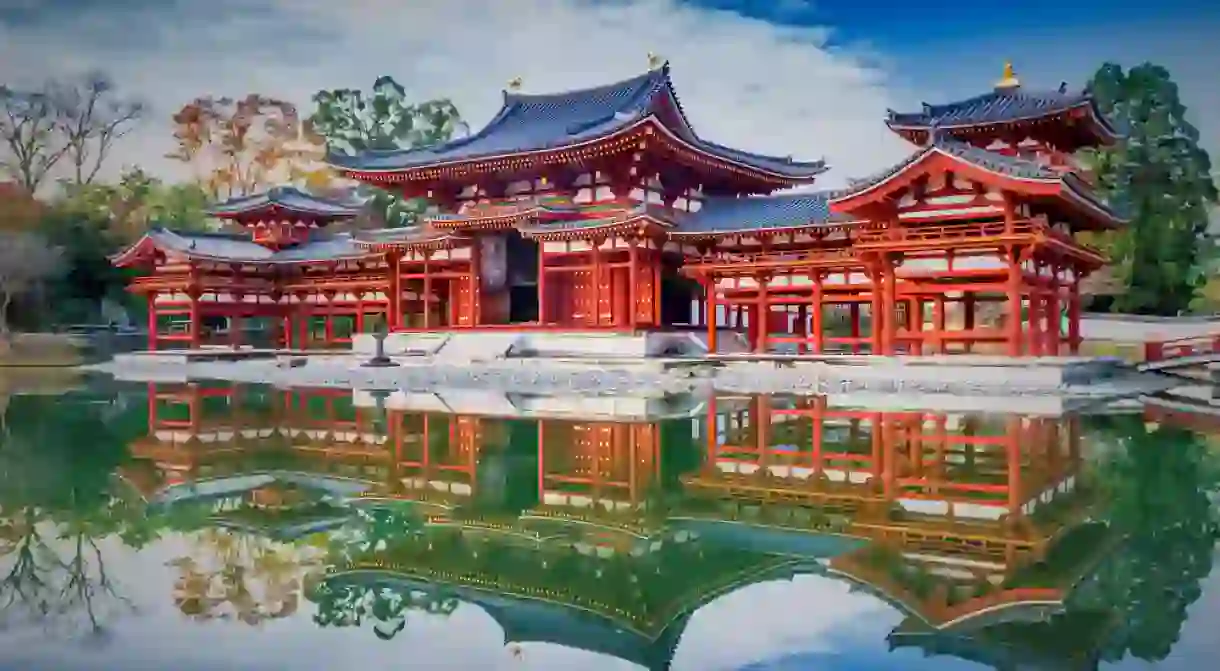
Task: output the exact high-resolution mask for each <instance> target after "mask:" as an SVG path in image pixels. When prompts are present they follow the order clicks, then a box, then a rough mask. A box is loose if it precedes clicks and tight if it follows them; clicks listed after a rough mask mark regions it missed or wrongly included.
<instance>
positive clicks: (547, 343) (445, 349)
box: [352, 328, 746, 363]
mask: <svg viewBox="0 0 1220 671" xmlns="http://www.w3.org/2000/svg"><path fill="white" fill-rule="evenodd" d="M718 339H719V341H720V346H721V348H722V349H727V350H728V351H729V352H744V351H745V350H746V346H745V340H744V338H743V337H742V336H741V334H740V333H737V332H736V331H731V330H724V331H722V332H721V334H719V335H718ZM376 351H377V343H376V340H375V339H374V337H373V336H372V335H371V334H367V333H361V334H356V335H355V336H353V337H352V352H353V353H354V354H356V355H359V356H372V355H373V354H374V353H375V352H376ZM385 353H386V354H388V355H389V356H403V355H410V354H422V355H424V356H430V357H432V358H433V359H435V360H436V361H443V362H451V363H461V362H473V361H493V360H497V359H510V358H523V357H538V358H566V359H578V358H589V359H622V360H628V359H646V358H655V357H703V356H706V355H707V353H708V348H707V333H706V332H704V331H701V330H699V331H696V330H691V331H649V330H642V331H633V332H607V331H580V330H563V331H554V330H526V329H508V328H505V329H498V328H489V329H485V330H478V331H472V330H453V331H430V332H422V331H421V332H399V333H391V334H389V335H387V336H386V339H385Z"/></svg>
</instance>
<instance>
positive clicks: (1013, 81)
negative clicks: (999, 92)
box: [995, 61, 1021, 89]
mask: <svg viewBox="0 0 1220 671" xmlns="http://www.w3.org/2000/svg"><path fill="white" fill-rule="evenodd" d="M1020 85H1021V80H1019V79H1017V73H1016V72H1014V71H1013V69H1012V61H1008V62H1006V63H1004V78H1003V79H1001V80H1000V81H998V82H996V83H995V87H996V88H997V89H1014V88H1016V87H1018V86H1020Z"/></svg>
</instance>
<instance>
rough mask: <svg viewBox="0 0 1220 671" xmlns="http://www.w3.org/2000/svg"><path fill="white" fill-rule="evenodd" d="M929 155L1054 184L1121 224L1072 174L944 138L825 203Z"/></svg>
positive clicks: (871, 184) (862, 190) (851, 194)
mask: <svg viewBox="0 0 1220 671" xmlns="http://www.w3.org/2000/svg"><path fill="white" fill-rule="evenodd" d="M934 135H935V134H934ZM931 154H941V155H944V156H948V157H949V158H951V159H953V160H955V161H958V162H961V163H966V164H969V165H970V166H972V167H975V168H978V169H980V170H984V171H987V172H990V173H993V174H995V175H998V176H1000V177H1003V178H1008V179H1013V180H1017V181H1024V182H1031V183H1041V184H1055V183H1058V184H1059V185H1061V187H1062V189H1063V192H1062V193H1063V194H1064V195H1065V196H1067V197H1074V198H1076V199H1077V200H1080V201H1082V202H1083V203H1084V204H1085V205H1088V206H1090V207H1092V208H1093V209H1096V210H1099V211H1100V212H1102V213H1103V214H1104V215H1107V216H1108V217H1110V218H1112V219H1114V220H1115V221H1118V222H1122V221H1124V217H1123V215H1122V214H1121V213H1120V212H1118V211H1117V210H1116V208H1114V207H1112V206H1111V205H1110V204H1108V203H1106V202H1105V201H1104V200H1103V199H1102V198H1101V197H1100V196H1099V195H1098V194H1097V193H1096V192H1095V191H1094V189H1093V188H1092V187H1091V186H1089V185H1088V184H1087V183H1085V182H1084V181H1083V180H1081V179H1080V178H1079V177H1077V176H1076V175H1075V174H1073V173H1070V172H1066V173H1065V172H1060V171H1058V170H1055V169H1054V168H1050V167H1048V166H1045V165H1042V164H1041V163H1038V162H1037V161H1033V160H1030V159H1026V158H1021V157H1018V156H1007V155H1004V154H1000V153H998V152H994V151H990V150H987V149H982V148H979V147H976V146H974V145H971V144H968V143H966V142H961V141H958V140H954V139H951V138H947V137H944V136H940V137H935V136H934V137H933V138H932V140H931V141H930V142H929V143H927V144H926V145H925V146H924V147H923V148H922V149H920V150H919V151H916V152H915V153H913V154H911V155H910V156H908V157H907V158H906V159H904V160H902V161H900V162H899V163H897V164H895V165H892V166H890V167H889V168H886V169H885V170H882V171H880V172H878V173H876V174H874V175H871V176H869V177H866V178H864V179H858V180H851V185H850V186H849V187H848V188H846V189H843V190H841V191H837V192H835V193H833V194H831V195H830V198H829V201H830V202H831V203H832V204H833V203H834V202H836V201H842V200H846V199H848V198H851V197H854V196H858V195H861V194H863V193H865V192H867V191H870V190H872V189H875V188H877V187H880V186H882V185H883V184H885V183H886V182H887V181H889V180H891V179H893V178H895V177H897V176H898V175H900V174H902V173H903V172H905V171H906V170H907V169H908V168H909V167H911V166H913V165H915V164H916V163H919V162H920V161H921V160H923V159H924V158H926V157H928V156H929V155H931Z"/></svg>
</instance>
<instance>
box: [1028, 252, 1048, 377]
mask: <svg viewBox="0 0 1220 671" xmlns="http://www.w3.org/2000/svg"><path fill="white" fill-rule="evenodd" d="M1035 270H1036V269H1035ZM1045 339H1046V329H1045V325H1044V323H1043V314H1042V289H1040V288H1037V287H1035V288H1034V289H1032V290H1031V291H1030V292H1029V353H1030V355H1032V356H1042V343H1043V342H1044V341H1045Z"/></svg>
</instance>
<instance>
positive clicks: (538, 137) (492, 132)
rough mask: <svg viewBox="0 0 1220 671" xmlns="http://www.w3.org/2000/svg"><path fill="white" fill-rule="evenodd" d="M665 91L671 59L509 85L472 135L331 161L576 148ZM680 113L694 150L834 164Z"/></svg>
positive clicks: (350, 163) (769, 167) (406, 160)
mask: <svg viewBox="0 0 1220 671" xmlns="http://www.w3.org/2000/svg"><path fill="white" fill-rule="evenodd" d="M661 96H670V97H672V99H673V100H674V101H675V102H676V101H677V97H676V96H675V95H674V93H673V88H672V83H671V82H670V78H669V66H668V65H665V66H663V67H660V68H658V69H655V70H651V71H649V72H646V73H644V74H642V75H639V76H636V77H632V78H631V79H627V80H623V81H621V82H616V83H614V84H608V85H605V86H598V87H595V88H589V89H580V90H575V91H567V92H563V93H550V94H541V95H526V94H519V93H509V92H505V93H504V105H503V107H501V109H500V111H499V112H498V113H497V114H496V115H495V117H493V118H492V120H491V121H490V122H489V123H488V124H487V125H486V126H484V127H483V129H482V130H480V131H478V132H477V133H474V134H473V135H470V136H469V137H465V138H461V139H457V140H453V141H450V142H446V143H443V144H439V145H435V146H432V147H425V148H420V149H408V150H389V151H367V152H363V153H361V154H359V155H356V156H344V155H337V154H331V155H330V156H329V157H328V158H327V160H328V161H329V162H330V163H332V164H333V165H335V166H337V167H339V168H342V169H347V170H357V171H370V172H378V171H396V170H409V169H415V168H424V167H432V166H437V165H443V164H450V163H459V162H462V161H469V160H475V159H483V158H491V157H497V156H509V155H514V154H523V153H529V152H535V151H545V150H550V149H558V148H563V147H569V146H572V145H577V144H581V143H585V142H592V141H595V140H599V139H601V138H604V137H607V136H610V135H613V134H615V133H617V132H619V131H623V130H625V129H627V128H629V127H631V126H634V125H636V124H637V123H639V122H640V121H642V120H644V119H646V118H648V117H649V116H651V115H653V114H654V113H655V112H656V111H657V103H658V102H659V101H660V100H662V99H663V98H662V97H661ZM679 111H680V108H679ZM679 117H680V121H679V122H678V125H679V126H680V127H678V128H675V129H673V130H674V132H675V135H677V136H678V137H679V138H680V139H681V140H682V141H684V142H687V143H689V144H690V145H691V146H692V147H693V148H694V149H697V150H699V151H702V152H704V153H706V154H710V155H712V156H715V157H717V158H720V159H722V160H725V161H728V162H732V163H737V164H741V165H745V166H747V167H750V168H752V169H755V170H759V171H762V172H767V173H771V174H774V175H778V176H780V177H785V178H788V179H794V180H808V179H812V178H813V177H814V176H816V175H819V174H821V173H823V172H825V170H826V165H825V162H824V161H814V162H798V161H794V160H792V158H791V157H776V156H764V155H761V154H753V153H750V152H744V151H741V150H737V149H731V148H729V147H725V146H723V145H719V144H716V143H713V142H708V141H706V140H702V139H700V138H699V137H698V135H696V134H695V132H694V130H693V129H691V128H690V127H689V125H688V124H687V123H686V121H685V117H684V116H683V115H681V114H679Z"/></svg>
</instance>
